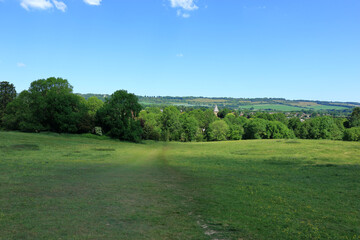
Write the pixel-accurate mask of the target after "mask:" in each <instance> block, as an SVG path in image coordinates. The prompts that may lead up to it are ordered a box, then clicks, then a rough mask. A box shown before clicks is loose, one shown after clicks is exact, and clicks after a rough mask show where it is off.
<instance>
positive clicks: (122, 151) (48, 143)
mask: <svg viewBox="0 0 360 240" xmlns="http://www.w3.org/2000/svg"><path fill="white" fill-rule="evenodd" d="M29 144H32V145H29ZM37 146H38V147H39V149H37ZM359 164H360V143H349V142H335V141H300V140H291V141H289V140H273V141H272V140H268V141H262V140H260V141H258V140H256V141H240V142H219V143H189V144H183V143H169V144H166V145H164V144H163V143H152V142H147V143H146V144H138V145H136V144H130V143H121V142H117V141H111V140H102V141H100V140H94V139H87V138H83V137H77V136H57V135H43V134H23V133H13V132H10V133H4V132H0V239H60V238H61V239H215V238H226V239H239V238H243V239H326V238H329V239H359V237H360V227H359V226H360V225H359V222H360V200H359V199H360V191H359V189H360V167H359ZM204 232H205V233H207V234H208V235H206V234H204Z"/></svg>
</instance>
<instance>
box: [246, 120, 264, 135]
mask: <svg viewBox="0 0 360 240" xmlns="http://www.w3.org/2000/svg"><path fill="white" fill-rule="evenodd" d="M267 122H268V121H267V120H265V119H261V118H253V119H249V121H248V122H247V123H246V124H245V126H244V129H245V134H244V138H245V139H262V138H266V137H265V136H266V126H267Z"/></svg>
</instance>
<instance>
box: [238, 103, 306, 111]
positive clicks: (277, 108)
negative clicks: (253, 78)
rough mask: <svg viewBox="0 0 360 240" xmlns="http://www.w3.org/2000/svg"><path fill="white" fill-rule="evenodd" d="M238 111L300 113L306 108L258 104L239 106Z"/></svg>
mask: <svg viewBox="0 0 360 240" xmlns="http://www.w3.org/2000/svg"><path fill="white" fill-rule="evenodd" d="M239 109H254V110H266V109H272V110H274V111H302V110H304V109H306V108H304V107H295V106H288V105H282V104H259V105H243V106H239Z"/></svg>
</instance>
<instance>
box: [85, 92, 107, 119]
mask: <svg viewBox="0 0 360 240" xmlns="http://www.w3.org/2000/svg"><path fill="white" fill-rule="evenodd" d="M85 105H86V107H87V109H88V113H89V115H90V116H91V117H95V114H96V112H97V111H98V110H99V109H100V108H101V107H102V106H103V105H104V102H103V101H102V100H100V99H98V98H97V97H95V96H92V97H90V98H88V100H86V103H85Z"/></svg>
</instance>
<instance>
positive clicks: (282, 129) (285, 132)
mask: <svg viewBox="0 0 360 240" xmlns="http://www.w3.org/2000/svg"><path fill="white" fill-rule="evenodd" d="M263 138H268V139H284V138H285V139H286V138H295V134H294V132H293V131H292V130H290V129H289V128H288V127H287V126H286V125H285V124H284V123H282V122H279V121H268V122H267V124H266V135H265V136H264V137H263Z"/></svg>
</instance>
